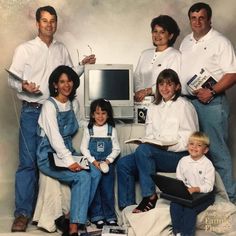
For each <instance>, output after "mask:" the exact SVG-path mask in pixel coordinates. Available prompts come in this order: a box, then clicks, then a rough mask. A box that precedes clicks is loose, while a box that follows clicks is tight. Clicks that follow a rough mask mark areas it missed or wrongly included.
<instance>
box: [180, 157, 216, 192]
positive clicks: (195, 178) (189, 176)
mask: <svg viewBox="0 0 236 236" xmlns="http://www.w3.org/2000/svg"><path fill="white" fill-rule="evenodd" d="M176 177H177V179H180V180H182V181H183V182H184V184H185V185H186V186H187V187H199V188H200V192H201V193H207V192H210V191H212V190H213V187H214V183H215V168H214V166H213V164H212V163H211V161H210V160H209V159H208V158H207V157H206V156H205V155H203V156H202V157H201V158H200V159H199V160H197V161H195V160H194V159H192V158H191V156H185V157H182V158H181V159H180V161H179V163H178V166H177V169H176Z"/></svg>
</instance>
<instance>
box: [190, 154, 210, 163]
mask: <svg viewBox="0 0 236 236" xmlns="http://www.w3.org/2000/svg"><path fill="white" fill-rule="evenodd" d="M189 157H190V158H189V163H201V162H203V161H204V160H205V158H207V157H206V156H205V155H203V156H202V157H201V158H200V159H198V160H197V161H195V160H193V159H192V158H191V156H189Z"/></svg>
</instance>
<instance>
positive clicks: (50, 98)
mask: <svg viewBox="0 0 236 236" xmlns="http://www.w3.org/2000/svg"><path fill="white" fill-rule="evenodd" d="M48 101H50V102H52V103H53V105H54V107H55V108H56V111H57V113H58V112H59V108H58V106H57V103H56V102H55V101H54V99H53V98H52V97H49V98H48Z"/></svg>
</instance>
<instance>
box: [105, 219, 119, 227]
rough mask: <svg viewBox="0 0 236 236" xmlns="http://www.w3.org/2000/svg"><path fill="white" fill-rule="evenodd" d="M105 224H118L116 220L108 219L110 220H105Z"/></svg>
mask: <svg viewBox="0 0 236 236" xmlns="http://www.w3.org/2000/svg"><path fill="white" fill-rule="evenodd" d="M106 225H110V226H118V224H117V221H116V220H110V221H107V222H106Z"/></svg>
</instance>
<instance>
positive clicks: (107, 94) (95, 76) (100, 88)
mask: <svg viewBox="0 0 236 236" xmlns="http://www.w3.org/2000/svg"><path fill="white" fill-rule="evenodd" d="M89 78H91V79H90V80H89V99H90V100H95V99H97V98H106V99H107V100H129V90H130V88H129V86H130V85H129V71H128V70H109V69H108V70H102V69H99V70H90V71H89Z"/></svg>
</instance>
